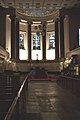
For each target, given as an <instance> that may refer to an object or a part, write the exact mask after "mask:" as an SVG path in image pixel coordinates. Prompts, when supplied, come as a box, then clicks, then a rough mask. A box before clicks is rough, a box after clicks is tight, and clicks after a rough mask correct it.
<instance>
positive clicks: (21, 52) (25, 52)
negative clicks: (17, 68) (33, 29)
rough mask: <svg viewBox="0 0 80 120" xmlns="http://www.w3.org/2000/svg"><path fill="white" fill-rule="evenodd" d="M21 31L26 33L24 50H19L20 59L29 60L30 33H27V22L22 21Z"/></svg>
mask: <svg viewBox="0 0 80 120" xmlns="http://www.w3.org/2000/svg"><path fill="white" fill-rule="evenodd" d="M19 26H20V33H22V34H24V48H25V49H24V50H23V49H20V50H19V59H20V60H28V35H27V33H28V32H27V23H20V25H19Z"/></svg>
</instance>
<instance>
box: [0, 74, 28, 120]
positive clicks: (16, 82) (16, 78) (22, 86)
mask: <svg viewBox="0 0 80 120" xmlns="http://www.w3.org/2000/svg"><path fill="white" fill-rule="evenodd" d="M9 73H10V72H9ZM27 78H28V76H27V77H25V75H24V76H22V75H14V74H13V73H12V74H5V73H4V74H0V120H17V118H18V113H19V112H20V111H21V109H20V107H22V106H20V105H19V104H20V102H22V98H24V99H25V98H26V97H25V95H26V94H25V92H26V89H27V87H28V80H27ZM21 79H22V80H21Z"/></svg>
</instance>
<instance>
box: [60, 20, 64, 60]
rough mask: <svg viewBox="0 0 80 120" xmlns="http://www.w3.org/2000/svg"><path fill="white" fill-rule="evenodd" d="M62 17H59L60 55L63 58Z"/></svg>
mask: <svg viewBox="0 0 80 120" xmlns="http://www.w3.org/2000/svg"><path fill="white" fill-rule="evenodd" d="M64 53H65V52H64V19H63V18H60V57H61V58H64Z"/></svg>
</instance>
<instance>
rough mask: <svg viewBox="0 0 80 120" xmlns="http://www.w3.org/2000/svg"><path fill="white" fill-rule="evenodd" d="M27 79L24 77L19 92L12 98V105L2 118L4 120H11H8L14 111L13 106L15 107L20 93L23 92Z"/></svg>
mask: <svg viewBox="0 0 80 120" xmlns="http://www.w3.org/2000/svg"><path fill="white" fill-rule="evenodd" d="M27 79H28V76H26V78H25V79H24V81H23V83H22V85H21V87H20V89H19V91H18V93H17V96H16V97H15V98H14V101H13V103H12V105H11V106H10V108H9V110H8V112H7V114H6V116H5V118H4V120H11V119H10V118H11V115H12V113H13V111H14V109H15V106H16V104H17V102H18V99H19V98H20V95H21V92H22V90H23V87H24V85H25V83H26V80H27Z"/></svg>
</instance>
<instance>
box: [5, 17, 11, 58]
mask: <svg viewBox="0 0 80 120" xmlns="http://www.w3.org/2000/svg"><path fill="white" fill-rule="evenodd" d="M6 50H7V51H8V52H9V55H10V57H11V20H10V18H9V16H6Z"/></svg>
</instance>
